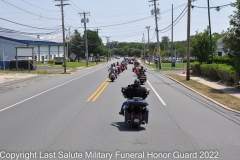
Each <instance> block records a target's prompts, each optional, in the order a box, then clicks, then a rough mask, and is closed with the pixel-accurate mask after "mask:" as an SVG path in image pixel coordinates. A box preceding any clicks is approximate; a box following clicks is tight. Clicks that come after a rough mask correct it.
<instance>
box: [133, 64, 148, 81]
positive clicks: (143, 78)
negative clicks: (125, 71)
mask: <svg viewBox="0 0 240 160" xmlns="http://www.w3.org/2000/svg"><path fill="white" fill-rule="evenodd" d="M133 64H134V67H133V68H132V71H133V72H134V73H135V74H136V75H137V78H138V79H139V80H140V82H141V85H143V84H144V83H145V82H146V81H147V76H146V74H145V72H146V71H147V69H144V68H143V66H140V63H139V62H137V61H134V63H133Z"/></svg>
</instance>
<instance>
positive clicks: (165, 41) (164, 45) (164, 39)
mask: <svg viewBox="0 0 240 160" xmlns="http://www.w3.org/2000/svg"><path fill="white" fill-rule="evenodd" d="M169 41H170V39H169V38H168V37H167V36H163V37H162V42H161V50H163V51H167V50H168V49H169V46H168V43H169Z"/></svg>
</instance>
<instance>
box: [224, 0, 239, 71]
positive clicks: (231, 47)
mask: <svg viewBox="0 0 240 160" xmlns="http://www.w3.org/2000/svg"><path fill="white" fill-rule="evenodd" d="M235 7H236V8H237V10H236V11H234V12H233V14H232V15H231V16H230V17H229V18H230V25H231V27H230V28H228V30H227V31H226V33H225V36H224V38H223V46H224V48H223V49H224V51H225V52H226V53H227V55H228V56H229V57H230V59H231V62H232V65H233V67H234V68H235V69H236V70H237V71H238V73H239V74H240V38H239V37H240V0H237V2H236V3H235Z"/></svg>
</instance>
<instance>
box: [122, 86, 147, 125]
mask: <svg viewBox="0 0 240 160" xmlns="http://www.w3.org/2000/svg"><path fill="white" fill-rule="evenodd" d="M125 89H126V88H122V93H123V96H124V98H128V97H126V95H125V94H124V91H125ZM148 94H149V92H148ZM148 94H147V95H148ZM146 97H147V96H146ZM147 106H148V102H147V101H146V100H145V99H143V98H141V97H133V99H128V100H127V101H126V105H125V106H124V119H125V122H126V123H130V124H132V125H133V126H134V127H135V128H137V127H139V126H140V125H142V124H146V123H148V114H149V111H148V110H147Z"/></svg>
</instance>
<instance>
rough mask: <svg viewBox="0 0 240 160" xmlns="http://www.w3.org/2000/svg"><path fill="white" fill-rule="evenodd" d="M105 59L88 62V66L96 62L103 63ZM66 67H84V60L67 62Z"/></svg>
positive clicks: (96, 63) (94, 64)
mask: <svg viewBox="0 0 240 160" xmlns="http://www.w3.org/2000/svg"><path fill="white" fill-rule="evenodd" d="M104 62H105V61H100V62H88V67H92V66H96V65H98V64H101V63H104ZM66 65H67V68H73V67H75V68H77V67H86V62H67V63H66Z"/></svg>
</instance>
